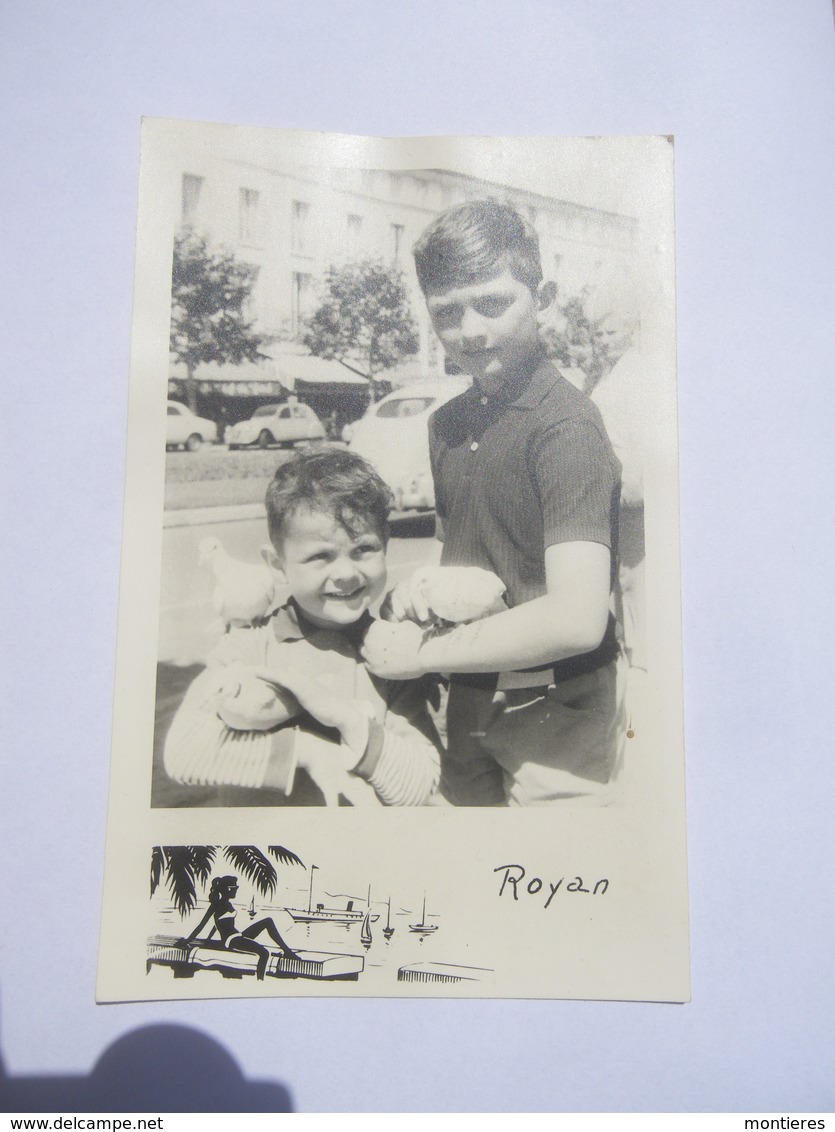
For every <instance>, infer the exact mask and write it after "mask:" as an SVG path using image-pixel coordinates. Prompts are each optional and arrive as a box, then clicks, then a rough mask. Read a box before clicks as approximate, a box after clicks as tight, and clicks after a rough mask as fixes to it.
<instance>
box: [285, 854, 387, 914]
mask: <svg viewBox="0 0 835 1132" xmlns="http://www.w3.org/2000/svg"><path fill="white" fill-rule="evenodd" d="M318 868H319V866H318V865H311V866H310V891H309V893H308V897H307V908H286V909H285V911H286V912H288V913H289V915H290V916H292V917H293V919H294V920H296V921H297V922H298V923H302V924H316V923H329V924H358V923H360V922H361V921H362V919H363V915H364V913H363V912H361V911H359V910H357V909H355V908H354V902H353V900H349V901H348V903H347V906H346V907H345V908H326V907H325V905H324V904H317V905H316V907H315V908H314V906H313V873H314V871H315V870H316V869H318ZM365 915H367V913H365Z"/></svg>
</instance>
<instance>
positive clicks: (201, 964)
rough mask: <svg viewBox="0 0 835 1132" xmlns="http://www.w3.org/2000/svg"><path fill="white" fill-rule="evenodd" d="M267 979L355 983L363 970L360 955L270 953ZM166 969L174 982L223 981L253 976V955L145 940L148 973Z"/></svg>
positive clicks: (196, 943)
mask: <svg viewBox="0 0 835 1132" xmlns="http://www.w3.org/2000/svg"><path fill="white" fill-rule="evenodd" d="M270 950H271V954H270V958H269V960H268V962H267V970H266V975H267V977H268V978H269V977H272V978H278V979H326V980H328V981H336V980H350V981H356V980H357V979H358V978H359V976H360V975H361V974H362V972H363V970H364V969H365V959H364V957H363V956H362V955H338V954H335V953H332V952H327V951H299V952H297V954H296V957H295V958H289V957H288V956H286V955H284V954H283V952H281V951H280V950H278V949H277V948H276V949H274V950H273V949H270ZM154 965H158V966H163V967H168V968H169V969H170V970H171V971H172V973H173V975H174V978H175V979H190V978H192V977H193V976H194V974H195V972H196V971H201V970H204V971H208V970H214V971H219V972H220V974H221V975H222V976H223V978H225V979H242V978H244V976H246V975H254V974H255V973H256V967H257V965H258V959H257V956H256V955H253V954H250V953H248V952H243V951H230V950H229V949H228V948H226V947H224V946H223V944H221V943H219V942H218V941H216V940H207V939H195V940H193V941H192V942H191V943H186V942H185V941H183V940H181V939H178V938H176V937H175V936H165V935H156V936H152V937H151V938H150V939H149V940H148V957H147V970H148V971H150V970H151V967H152V966H154Z"/></svg>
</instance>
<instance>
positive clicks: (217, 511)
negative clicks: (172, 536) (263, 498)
mask: <svg viewBox="0 0 835 1132" xmlns="http://www.w3.org/2000/svg"><path fill="white" fill-rule="evenodd" d="M266 514H267V512H266V509H265V507H264V504H263V503H239V504H237V505H235V506H229V507H193V508H185V509H184V510H182V511H164V512H163V517H162V525H163V527H164V528H166V527H195V526H199V525H200V524H201V523H234V522H235V521H237V520H241V521H243V520H245V519H265V518H266Z"/></svg>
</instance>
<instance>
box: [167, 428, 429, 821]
mask: <svg viewBox="0 0 835 1132" xmlns="http://www.w3.org/2000/svg"><path fill="white" fill-rule="evenodd" d="M391 502H392V499H391V493H390V491H389V489H388V488H387V487H386V485H385V483H384V482H383V481H382V480H381V479H380V477H379V476H378V475H377V474H376V472H374V471H373V470H372V469H371V467H370V466H369V465H368V464H367V463H366V462H365V461H364V460H363V459H362V458H361V457H360V456H358V455H356V454H355V453H352V452H346V451H344V450H341V449H333V448H331V449H322V450H317V451H311V452H306V453H302V454H299V455H296V456H294V457H293V458H292V459H290V460H289V461H288V462H287V463H286V464H283V465H282V466H281V467H280V468H279V469H278V470H277V471H276V473H275V476H274V477H273V481H272V483H271V484H270V486H269V488H268V490H267V498H266V506H267V520H268V528H269V534H270V546H269V548H266V549H265V552H264V557H265V559H266V560H267V562H268V564H269V565H270V567H271V568H272V569H273V570H274V571H275V573H276V575H277V576H278V579H279V581H280V582H282V583H284V584H285V585H286V587H287V589H288V590H289V593H290V598H289V600H288V602H287V603H286V604H285V605H283V606H282V607H281V608H280V609H277V610H276V611H275V612H274V613H273V614H272V615H271V617H270V619H269V621H268V623H267V624H266V625H265V626H261V627H257V628H239V629H235V630H232V631H231V632H230V633H229V634H228V635H227V637H226V638H225V639H224V641H223V642H222V644H221V645H220V646H219V647H218V648H217V649H216V650H215V652H214V654H213V655H212V657H211V658H210V660H209V664H208V667H207V668H206V670H205V671H204V672H203V673H201V674H200V676H198V677H197V679H196V680H195V682H194V683H193V684H192V686H191V688H190V689H189V691H188V693H187V694H186V697H185V699H184V701H183V704H182V705H181V707H180V709H179V711H178V712H177V714H176V716H175V718H174V720H173V722H172V725H171V729H170V731H169V733H168V736H167V738H166V743H165V751H164V764H165V768H166V771H167V773H168V774H169V776H170V777H172V778H173V779H175V780H176V781H178V782H181V783H185V784H192V785H235V786H250V787H256V788H262V789H268V788H272V789H277V790H279V791H281V793H283V794H284V795H286V796H288V798H290V800H291V801H292V800H293V799H292V795H293V791H294V777H295V771H296V769H297V767H301V768H302V769H304V770H305V771H306V772H307V774H308V775H309V777H310V778H311V779H312V780H313V782H314V783H315V785H316V786H317V787H318V788H319V790H320V791H321V794H322V796H323V798H324V801H325V803H326V804H329V805H336V804H338V803H339V798H340V797H342V798H344V799H345V800H346V801H348V802H350V803H351V804H353V805H363V804H372V805H373V804H376V803H377V802H378V801H379V802H383V803H384V804H388V805H422V804H424V803H425V802H427V801H428V800H429V799H430V797H431V796H432V794H433V792H434V790H435V787H436V786H437V781H438V774H439V756H438V749H437V748H438V743H437V736H436V734H435V730H434V726H433V724H432V722H431V719H430V716H429V713H428V709H427V702H426V694H425V686H424V683H423V681H420V680H410V681H389V680H386V679H383V678H378V677H375V676H372V675H370V674H369V673H368V671H367V670H366V668H365V666H364V665H363V663H362V661H361V659H360V655H359V649H360V647H361V644H362V641H363V638H364V636H365V633H366V631H367V630H368V627H369V626H370V624H371V622H372V618H371V614H370V610H371V608H372V606H374V605H375V603H376V602H377V601H378V600H379V599H380V598H381V597H382V595H383V592H384V590H385V586H386V577H387V575H386V558H385V554H386V543H387V540H388V518H387V516H388V510H389V507H390V506H391Z"/></svg>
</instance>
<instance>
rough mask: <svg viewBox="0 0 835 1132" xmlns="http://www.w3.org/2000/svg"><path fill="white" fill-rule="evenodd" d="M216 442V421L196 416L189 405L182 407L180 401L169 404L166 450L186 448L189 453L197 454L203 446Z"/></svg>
mask: <svg viewBox="0 0 835 1132" xmlns="http://www.w3.org/2000/svg"><path fill="white" fill-rule="evenodd" d="M216 440H217V425H216V424H215V422H214V421H209V420H206V419H205V417H198V416H195V414H194V413H193V412H192V411H191V409H190V408H189V407H188V405H181V404H180V402H179V401H169V402H168V418H167V420H166V430H165V447H166V448H185V449H186V450H187V451H188V452H196V451H197V449H198V448H199V447H200V445H201V444H204V443H206V444H214V443H215V441H216Z"/></svg>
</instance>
